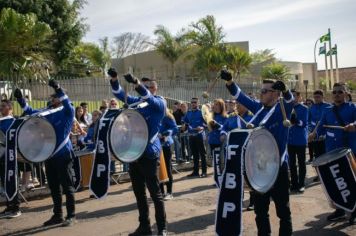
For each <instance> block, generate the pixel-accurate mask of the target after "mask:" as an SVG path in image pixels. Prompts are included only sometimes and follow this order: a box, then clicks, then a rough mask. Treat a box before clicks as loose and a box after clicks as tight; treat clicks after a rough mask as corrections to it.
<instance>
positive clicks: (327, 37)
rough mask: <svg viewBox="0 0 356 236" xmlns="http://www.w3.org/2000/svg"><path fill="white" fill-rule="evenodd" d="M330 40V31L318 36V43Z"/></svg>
mask: <svg viewBox="0 0 356 236" xmlns="http://www.w3.org/2000/svg"><path fill="white" fill-rule="evenodd" d="M326 41H330V33H327V34H324V35H323V36H321V37H320V43H323V42H326Z"/></svg>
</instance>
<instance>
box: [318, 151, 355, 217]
mask: <svg viewBox="0 0 356 236" xmlns="http://www.w3.org/2000/svg"><path fill="white" fill-rule="evenodd" d="M312 165H313V166H314V167H315V169H316V171H317V173H318V176H319V178H320V180H321V183H322V186H323V189H324V192H325V193H326V196H327V198H328V200H329V202H330V203H331V205H332V206H333V207H335V206H336V207H338V208H342V209H344V210H346V211H349V212H353V211H354V210H355V209H356V159H355V156H354V154H353V153H352V151H351V149H347V148H338V149H335V150H333V151H330V152H328V153H325V154H323V155H321V156H320V157H318V158H316V159H315V161H314V162H313V164H312Z"/></svg>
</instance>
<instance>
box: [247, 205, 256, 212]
mask: <svg viewBox="0 0 356 236" xmlns="http://www.w3.org/2000/svg"><path fill="white" fill-rule="evenodd" d="M254 209H255V207H254V206H253V204H250V205H248V207H247V208H246V210H247V211H253V210H254Z"/></svg>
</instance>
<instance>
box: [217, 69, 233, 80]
mask: <svg viewBox="0 0 356 236" xmlns="http://www.w3.org/2000/svg"><path fill="white" fill-rule="evenodd" d="M220 78H221V79H223V80H225V81H230V80H232V75H231V73H230V72H229V71H228V70H221V71H220Z"/></svg>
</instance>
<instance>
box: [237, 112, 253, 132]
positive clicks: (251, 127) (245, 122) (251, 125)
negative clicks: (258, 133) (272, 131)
mask: <svg viewBox="0 0 356 236" xmlns="http://www.w3.org/2000/svg"><path fill="white" fill-rule="evenodd" d="M239 117H240V120H241V121H242V122H243V123H244V124H245V125H246V128H248V129H253V128H255V126H254V125H253V124H252V123H248V122H247V121H246V120H245V119H244V118H242V116H240V115H239Z"/></svg>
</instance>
